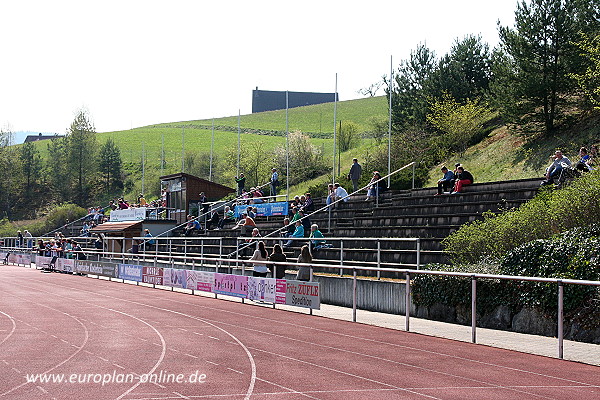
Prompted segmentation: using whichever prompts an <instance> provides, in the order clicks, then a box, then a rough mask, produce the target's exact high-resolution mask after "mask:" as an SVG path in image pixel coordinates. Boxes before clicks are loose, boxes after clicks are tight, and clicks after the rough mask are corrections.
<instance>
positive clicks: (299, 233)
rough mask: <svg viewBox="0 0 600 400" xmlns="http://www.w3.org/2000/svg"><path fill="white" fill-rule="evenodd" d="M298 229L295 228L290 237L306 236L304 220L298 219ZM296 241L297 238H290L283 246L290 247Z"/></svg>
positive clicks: (296, 224)
mask: <svg viewBox="0 0 600 400" xmlns="http://www.w3.org/2000/svg"><path fill="white" fill-rule="evenodd" d="M295 226H296V229H294V233H292V235H291V236H290V238H304V227H303V226H302V221H300V220H298V221H296V223H295ZM294 242H296V240H288V241H287V242H286V243H285V244H284V245H283V247H290V246H292V245H293V244H294Z"/></svg>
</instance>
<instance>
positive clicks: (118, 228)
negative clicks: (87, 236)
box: [90, 221, 143, 233]
mask: <svg viewBox="0 0 600 400" xmlns="http://www.w3.org/2000/svg"><path fill="white" fill-rule="evenodd" d="M142 222H143V221H123V222H105V223H103V224H100V225H98V226H95V227H93V228H92V229H90V231H91V232H105V233H106V232H123V231H126V230H128V229H136V228H140V229H141V225H142ZM137 225H139V226H137Z"/></svg>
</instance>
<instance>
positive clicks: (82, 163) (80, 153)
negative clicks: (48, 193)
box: [67, 110, 96, 206]
mask: <svg viewBox="0 0 600 400" xmlns="http://www.w3.org/2000/svg"><path fill="white" fill-rule="evenodd" d="M67 143H68V148H67V164H68V167H69V171H68V172H69V173H70V174H71V175H72V176H73V177H74V181H75V187H74V197H75V200H76V202H77V204H79V205H80V206H86V205H87V202H88V199H89V198H90V189H91V182H92V179H93V174H94V172H95V165H94V164H95V161H96V157H95V151H96V128H94V124H93V123H92V122H91V119H90V117H89V115H88V112H87V111H85V110H79V111H78V112H77V115H76V116H75V119H74V120H73V122H72V123H71V126H70V127H69V129H68V131H67Z"/></svg>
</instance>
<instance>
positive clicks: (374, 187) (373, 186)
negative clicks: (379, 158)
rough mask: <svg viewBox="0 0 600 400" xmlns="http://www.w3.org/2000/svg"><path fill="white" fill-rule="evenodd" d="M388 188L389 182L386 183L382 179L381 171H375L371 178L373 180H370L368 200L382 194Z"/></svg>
mask: <svg viewBox="0 0 600 400" xmlns="http://www.w3.org/2000/svg"><path fill="white" fill-rule="evenodd" d="M386 190H387V184H386V183H385V180H383V179H381V174H380V173H379V171H373V178H371V182H369V188H368V191H367V198H366V201H369V200H371V199H372V198H374V197H378V196H381V195H382V194H383V192H385V191H386Z"/></svg>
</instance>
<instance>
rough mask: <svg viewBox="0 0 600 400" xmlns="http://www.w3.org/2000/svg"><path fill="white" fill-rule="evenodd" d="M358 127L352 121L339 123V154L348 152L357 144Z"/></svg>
mask: <svg viewBox="0 0 600 400" xmlns="http://www.w3.org/2000/svg"><path fill="white" fill-rule="evenodd" d="M359 130H360V127H359V126H358V124H356V123H354V122H352V121H343V122H342V121H340V128H339V131H338V148H339V151H340V152H343V151H348V150H350V149H351V148H353V147H354V146H355V145H356V143H357V142H358V140H359V139H360V138H359Z"/></svg>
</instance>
